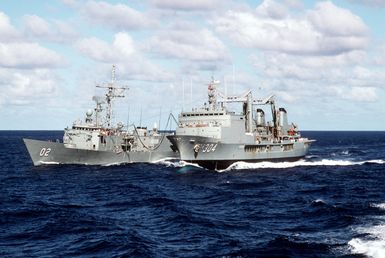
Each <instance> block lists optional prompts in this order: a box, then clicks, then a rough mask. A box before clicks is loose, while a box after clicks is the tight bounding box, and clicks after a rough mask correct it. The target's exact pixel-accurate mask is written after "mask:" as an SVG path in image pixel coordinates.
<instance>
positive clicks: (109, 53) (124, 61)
mask: <svg viewBox="0 0 385 258" xmlns="http://www.w3.org/2000/svg"><path fill="white" fill-rule="evenodd" d="M74 47H75V48H76V49H77V50H78V51H79V52H80V53H81V54H83V55H85V56H87V57H89V58H91V59H93V60H95V61H98V62H102V63H108V64H113V63H114V64H117V65H118V66H119V70H120V71H121V72H122V76H123V77H124V78H126V79H137V80H145V81H153V80H160V81H163V80H167V79H168V78H170V76H171V75H170V74H169V73H168V72H166V71H164V70H163V69H160V68H159V67H158V66H157V65H155V64H154V63H152V62H150V61H149V60H147V59H146V58H145V57H144V56H143V54H142V53H141V52H140V49H139V48H138V47H137V46H136V45H135V43H134V40H133V38H132V37H131V36H130V35H129V34H127V33H124V32H119V33H117V34H115V36H114V39H113V42H112V43H111V44H109V43H108V42H105V41H103V40H100V39H97V38H85V39H81V40H79V41H78V42H76V43H75V45H74Z"/></svg>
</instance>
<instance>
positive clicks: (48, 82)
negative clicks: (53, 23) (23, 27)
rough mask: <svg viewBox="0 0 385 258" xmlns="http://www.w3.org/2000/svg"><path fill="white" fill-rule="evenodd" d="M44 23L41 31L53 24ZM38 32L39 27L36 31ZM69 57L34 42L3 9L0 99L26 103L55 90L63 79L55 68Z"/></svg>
mask: <svg viewBox="0 0 385 258" xmlns="http://www.w3.org/2000/svg"><path fill="white" fill-rule="evenodd" d="M45 25H47V24H45V23H41V24H40V30H39V33H42V34H45V33H47V32H48V31H49V27H45ZM35 32H36V31H35ZM66 64H67V61H66V59H65V58H64V57H63V56H62V55H60V54H58V53H57V52H55V51H53V50H51V49H49V48H46V47H43V46H41V45H40V44H38V43H34V42H32V41H31V40H30V39H29V38H27V37H26V36H25V34H23V33H20V32H19V31H18V30H17V29H16V28H15V27H13V26H12V24H11V22H10V19H9V17H8V16H7V15H5V14H4V13H0V103H1V104H10V105H24V104H29V103H32V102H34V101H35V102H36V101H39V100H41V99H42V98H47V99H48V98H49V97H52V96H53V94H55V92H56V90H57V87H58V85H59V79H58V77H57V76H56V74H55V72H54V71H53V70H52V69H56V68H60V67H63V66H65V65H66Z"/></svg>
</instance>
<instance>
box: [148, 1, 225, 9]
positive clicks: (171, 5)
mask: <svg viewBox="0 0 385 258" xmlns="http://www.w3.org/2000/svg"><path fill="white" fill-rule="evenodd" d="M151 2H152V4H153V5H155V6H156V7H159V8H164V9H172V10H183V11H197V10H199V11H201V10H211V9H214V8H217V7H219V6H220V5H221V4H223V1H219V0H194V1H180V0H152V1H151Z"/></svg>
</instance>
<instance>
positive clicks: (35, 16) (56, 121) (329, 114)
mask: <svg viewBox="0 0 385 258" xmlns="http://www.w3.org/2000/svg"><path fill="white" fill-rule="evenodd" d="M384 11H385V2H383V1H379V0H369V1H358V0H345V1H342V0H341V1H298V0H281V1H278V0H275V1H273V0H265V1H232V0H195V1H181V0H147V1H140V0H133V1H95V0H88V1H77V0H56V1H55V0H52V1H17V2H16V1H1V2H0V115H1V117H2V119H1V121H2V122H1V123H0V130H1V129H3V130H8V129H24V130H32V129H59V130H60V129H63V128H64V127H66V126H70V125H71V124H72V122H73V121H74V120H76V119H78V118H82V117H83V116H84V113H85V112H86V110H87V109H89V108H92V107H93V105H94V103H93V102H92V96H94V95H102V94H103V92H101V91H100V89H96V88H95V85H96V84H97V83H103V82H107V81H109V80H110V74H111V66H112V64H115V65H116V66H117V74H116V75H117V79H118V81H119V83H120V84H121V85H126V86H128V87H129V88H130V90H129V91H128V92H127V98H125V99H123V100H119V101H117V102H116V111H117V113H116V120H122V121H124V122H126V121H127V117H128V116H129V117H130V122H134V123H136V124H138V123H139V120H140V110H142V113H143V117H142V124H143V125H147V126H151V125H153V123H154V122H158V120H159V114H160V113H162V116H161V117H162V120H164V121H162V123H165V122H166V121H165V120H166V118H167V115H168V113H169V112H172V113H173V114H174V115H177V114H178V113H179V112H180V111H181V110H182V107H184V109H190V108H192V107H198V106H200V105H202V104H203V102H205V101H206V88H207V86H206V85H207V83H208V82H209V81H210V79H211V76H214V77H215V78H217V79H219V80H220V81H221V82H222V86H221V87H222V88H221V90H222V91H225V86H226V88H227V92H228V93H231V94H236V95H240V94H242V93H243V92H245V91H246V90H248V89H251V90H252V91H253V93H254V96H255V97H258V98H263V97H266V96H268V95H270V94H274V95H275V96H276V100H277V102H278V103H279V105H280V106H284V107H285V108H286V109H287V110H288V113H289V120H291V121H293V122H295V123H297V124H298V125H299V128H300V129H304V130H384V129H385V123H384V120H385V101H384V96H385V94H384V88H385V84H384V82H385V40H384V35H383V27H384V25H385V15H383V13H384ZM183 85H184V90H183ZM183 91H184V92H185V95H184V98H183V97H182V96H183ZM183 99H184V102H183ZM128 110H129V112H128ZM128 113H129V114H128ZM162 123H161V126H162Z"/></svg>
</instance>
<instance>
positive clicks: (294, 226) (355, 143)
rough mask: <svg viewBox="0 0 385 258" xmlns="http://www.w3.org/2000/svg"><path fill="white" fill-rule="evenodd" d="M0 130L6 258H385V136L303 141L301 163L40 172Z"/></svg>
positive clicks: (2, 253) (322, 136) (321, 136)
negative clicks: (306, 151)
mask: <svg viewBox="0 0 385 258" xmlns="http://www.w3.org/2000/svg"><path fill="white" fill-rule="evenodd" d="M62 134H63V132H62V131H52V132H51V131H1V132H0V257H69V256H70V257H366V256H369V257H370V256H372V257H385V185H384V184H385V132H303V135H304V136H306V137H310V138H313V139H316V140H317V142H316V143H314V145H313V146H312V148H311V150H310V153H309V155H308V156H307V157H306V159H304V160H301V161H298V162H294V163H268V162H264V163H256V164H245V163H239V164H236V165H235V166H233V167H232V168H231V169H228V170H225V171H208V170H205V169H202V168H199V167H194V166H189V165H186V164H184V163H181V162H171V161H164V162H159V163H157V164H131V165H122V166H78V165H76V166H75V165H70V166H68V165H66V166H64V165H47V166H41V167H33V166H32V162H31V161H30V159H29V156H28V153H27V150H26V148H25V146H24V144H23V142H22V138H23V137H29V138H37V139H56V138H61V137H62Z"/></svg>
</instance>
